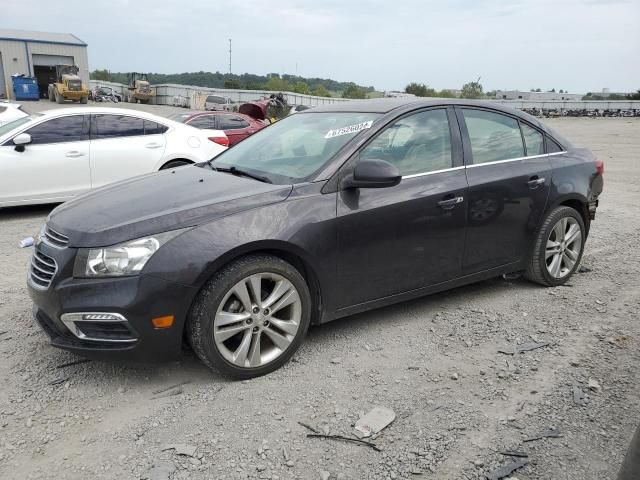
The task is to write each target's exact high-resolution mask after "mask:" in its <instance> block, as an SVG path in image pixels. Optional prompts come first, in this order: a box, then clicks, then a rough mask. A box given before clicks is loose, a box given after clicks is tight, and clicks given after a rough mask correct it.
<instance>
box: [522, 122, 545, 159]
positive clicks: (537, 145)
mask: <svg viewBox="0 0 640 480" xmlns="http://www.w3.org/2000/svg"><path fill="white" fill-rule="evenodd" d="M520 128H522V136H523V137H524V144H525V146H526V147H527V156H532V155H543V154H544V136H543V135H542V133H540V132H539V131H538V130H536V129H535V128H533V127H530V126H529V125H527V124H526V123H520Z"/></svg>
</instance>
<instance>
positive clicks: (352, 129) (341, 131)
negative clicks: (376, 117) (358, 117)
mask: <svg viewBox="0 0 640 480" xmlns="http://www.w3.org/2000/svg"><path fill="white" fill-rule="evenodd" d="M372 124H373V120H369V121H368V122H362V123H358V124H356V125H349V126H348V127H342V128H336V129H334V130H329V131H328V132H327V134H326V135H325V136H324V138H333V137H339V136H340V135H349V134H350V133H358V132H359V131H361V130H365V129H367V128H371V125H372Z"/></svg>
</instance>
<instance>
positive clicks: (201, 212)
mask: <svg viewBox="0 0 640 480" xmlns="http://www.w3.org/2000/svg"><path fill="white" fill-rule="evenodd" d="M291 189H292V186H291V185H272V184H269V183H262V182H259V181H257V180H253V179H251V178H245V177H239V176H234V175H231V174H227V173H221V172H215V171H212V170H210V169H209V167H207V166H190V167H181V168H176V169H174V170H163V171H161V172H158V173H152V174H149V175H144V176H141V177H135V178H132V179H129V180H126V181H124V182H120V183H116V184H114V185H110V186H106V187H102V188H100V189H97V190H94V191H92V192H90V193H88V194H85V195H82V196H79V197H77V198H75V199H73V200H71V201H69V202H67V203H64V204H62V205H60V206H59V207H57V208H56V209H55V210H54V211H53V212H51V214H50V216H49V219H48V225H49V227H50V228H52V229H54V230H55V231H57V232H59V233H62V234H64V235H66V236H68V237H69V246H72V247H100V246H108V245H114V244H116V243H121V242H124V241H127V240H131V239H134V238H140V237H144V236H146V235H152V234H154V233H160V232H166V231H169V230H177V229H180V228H186V227H192V226H195V225H200V224H202V223H205V222H209V221H212V220H215V219H217V218H221V217H224V216H227V215H231V214H233V213H237V212H240V211H243V210H248V209H251V208H255V207H259V206H262V205H268V204H271V203H276V202H281V201H283V200H285V199H286V198H287V197H288V196H289V194H290V193H291Z"/></svg>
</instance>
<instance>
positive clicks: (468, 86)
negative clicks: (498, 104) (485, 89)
mask: <svg viewBox="0 0 640 480" xmlns="http://www.w3.org/2000/svg"><path fill="white" fill-rule="evenodd" d="M482 95H483V94H482V85H481V84H480V79H478V80H476V81H475V82H469V83H465V84H464V85H463V86H462V93H461V94H460V97H461V98H482Z"/></svg>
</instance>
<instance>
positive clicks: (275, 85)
mask: <svg viewBox="0 0 640 480" xmlns="http://www.w3.org/2000/svg"><path fill="white" fill-rule="evenodd" d="M147 76H148V79H149V82H150V83H151V84H152V85H153V84H164V83H175V84H178V85H193V86H196V87H205V88H229V89H245V90H269V91H274V92H283V91H288V92H295V93H302V94H306V95H315V96H318V97H331V96H337V95H340V96H342V97H343V98H366V97H367V95H368V94H369V93H371V92H374V91H375V88H374V87H372V86H369V87H363V86H360V85H356V84H355V83H353V82H338V81H336V80H331V79H327V78H305V77H300V76H297V75H289V74H283V75H280V74H279V73H269V74H267V75H256V74H252V73H243V74H241V75H236V74H231V73H221V72H185V73H170V74H165V73H149V74H148V75H147ZM91 79H92V80H102V81H106V82H117V83H125V84H126V83H127V73H122V72H110V71H109V70H107V69H97V70H94V71H93V72H91Z"/></svg>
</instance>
